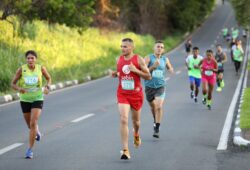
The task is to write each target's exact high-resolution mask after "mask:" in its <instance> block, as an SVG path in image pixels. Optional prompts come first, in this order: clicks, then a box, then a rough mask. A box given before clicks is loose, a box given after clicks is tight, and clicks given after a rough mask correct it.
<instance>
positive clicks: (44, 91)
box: [43, 86, 50, 94]
mask: <svg viewBox="0 0 250 170" xmlns="http://www.w3.org/2000/svg"><path fill="white" fill-rule="evenodd" d="M49 89H50V88H49V86H45V87H44V90H43V93H44V94H49Z"/></svg>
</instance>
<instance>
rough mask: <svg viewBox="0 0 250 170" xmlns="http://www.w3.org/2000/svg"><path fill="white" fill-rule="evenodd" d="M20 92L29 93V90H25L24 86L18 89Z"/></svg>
mask: <svg viewBox="0 0 250 170" xmlns="http://www.w3.org/2000/svg"><path fill="white" fill-rule="evenodd" d="M18 92H19V93H22V94H24V93H27V90H25V89H23V88H19V89H18Z"/></svg>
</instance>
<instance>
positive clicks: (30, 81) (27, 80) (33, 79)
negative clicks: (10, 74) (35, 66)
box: [24, 76, 38, 85]
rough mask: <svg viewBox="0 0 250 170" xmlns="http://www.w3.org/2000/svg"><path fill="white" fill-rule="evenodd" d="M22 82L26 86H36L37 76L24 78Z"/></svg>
mask: <svg viewBox="0 0 250 170" xmlns="http://www.w3.org/2000/svg"><path fill="white" fill-rule="evenodd" d="M24 82H25V84H26V85H36V84H37V83H38V77H37V76H27V77H24Z"/></svg>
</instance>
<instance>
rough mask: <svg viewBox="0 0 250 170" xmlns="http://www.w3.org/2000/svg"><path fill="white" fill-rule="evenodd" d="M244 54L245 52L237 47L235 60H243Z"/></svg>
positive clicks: (234, 53)
mask: <svg viewBox="0 0 250 170" xmlns="http://www.w3.org/2000/svg"><path fill="white" fill-rule="evenodd" d="M243 54H244V53H243V52H242V51H241V50H240V49H238V48H236V49H235V50H234V51H233V57H234V60H235V61H239V62H241V61H242V60H243Z"/></svg>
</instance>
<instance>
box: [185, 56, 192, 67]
mask: <svg viewBox="0 0 250 170" xmlns="http://www.w3.org/2000/svg"><path fill="white" fill-rule="evenodd" d="M188 63H189V57H188V56H187V58H186V60H185V65H186V67H187V69H188V70H191V68H190V67H189V64H188Z"/></svg>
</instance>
